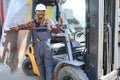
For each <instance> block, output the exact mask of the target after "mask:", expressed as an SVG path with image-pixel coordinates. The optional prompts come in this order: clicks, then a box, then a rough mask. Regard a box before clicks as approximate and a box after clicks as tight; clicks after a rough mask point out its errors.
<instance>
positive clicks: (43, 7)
mask: <svg viewBox="0 0 120 80" xmlns="http://www.w3.org/2000/svg"><path fill="white" fill-rule="evenodd" d="M37 10H46V7H45V5H44V4H37V6H36V8H35V11H37Z"/></svg>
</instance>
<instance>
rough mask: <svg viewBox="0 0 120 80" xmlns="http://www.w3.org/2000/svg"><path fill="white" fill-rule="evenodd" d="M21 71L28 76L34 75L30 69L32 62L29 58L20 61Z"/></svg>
mask: <svg viewBox="0 0 120 80" xmlns="http://www.w3.org/2000/svg"><path fill="white" fill-rule="evenodd" d="M22 69H23V72H24V73H25V74H26V75H28V76H35V73H34V72H33V69H32V64H31V60H30V58H28V57H27V58H26V59H25V60H24V61H23V63H22Z"/></svg>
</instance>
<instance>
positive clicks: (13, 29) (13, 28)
mask: <svg viewBox="0 0 120 80" xmlns="http://www.w3.org/2000/svg"><path fill="white" fill-rule="evenodd" d="M10 29H11V30H12V31H17V30H18V27H17V26H13V27H12V28H10Z"/></svg>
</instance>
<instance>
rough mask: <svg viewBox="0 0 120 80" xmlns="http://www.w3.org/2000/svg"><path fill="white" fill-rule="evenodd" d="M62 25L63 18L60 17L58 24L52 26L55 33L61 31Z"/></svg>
mask: <svg viewBox="0 0 120 80" xmlns="http://www.w3.org/2000/svg"><path fill="white" fill-rule="evenodd" d="M61 26H62V18H59V19H58V26H57V27H56V26H54V25H53V26H52V31H53V32H54V33H55V34H58V33H59V32H60V28H61Z"/></svg>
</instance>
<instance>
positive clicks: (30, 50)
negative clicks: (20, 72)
mask: <svg viewBox="0 0 120 80" xmlns="http://www.w3.org/2000/svg"><path fill="white" fill-rule="evenodd" d="M26 56H28V57H29V58H30V60H31V64H32V68H33V71H34V73H35V74H36V75H38V76H40V72H39V70H38V67H37V64H36V61H35V56H34V47H33V45H32V44H30V45H29V46H28V48H27V50H26Z"/></svg>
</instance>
